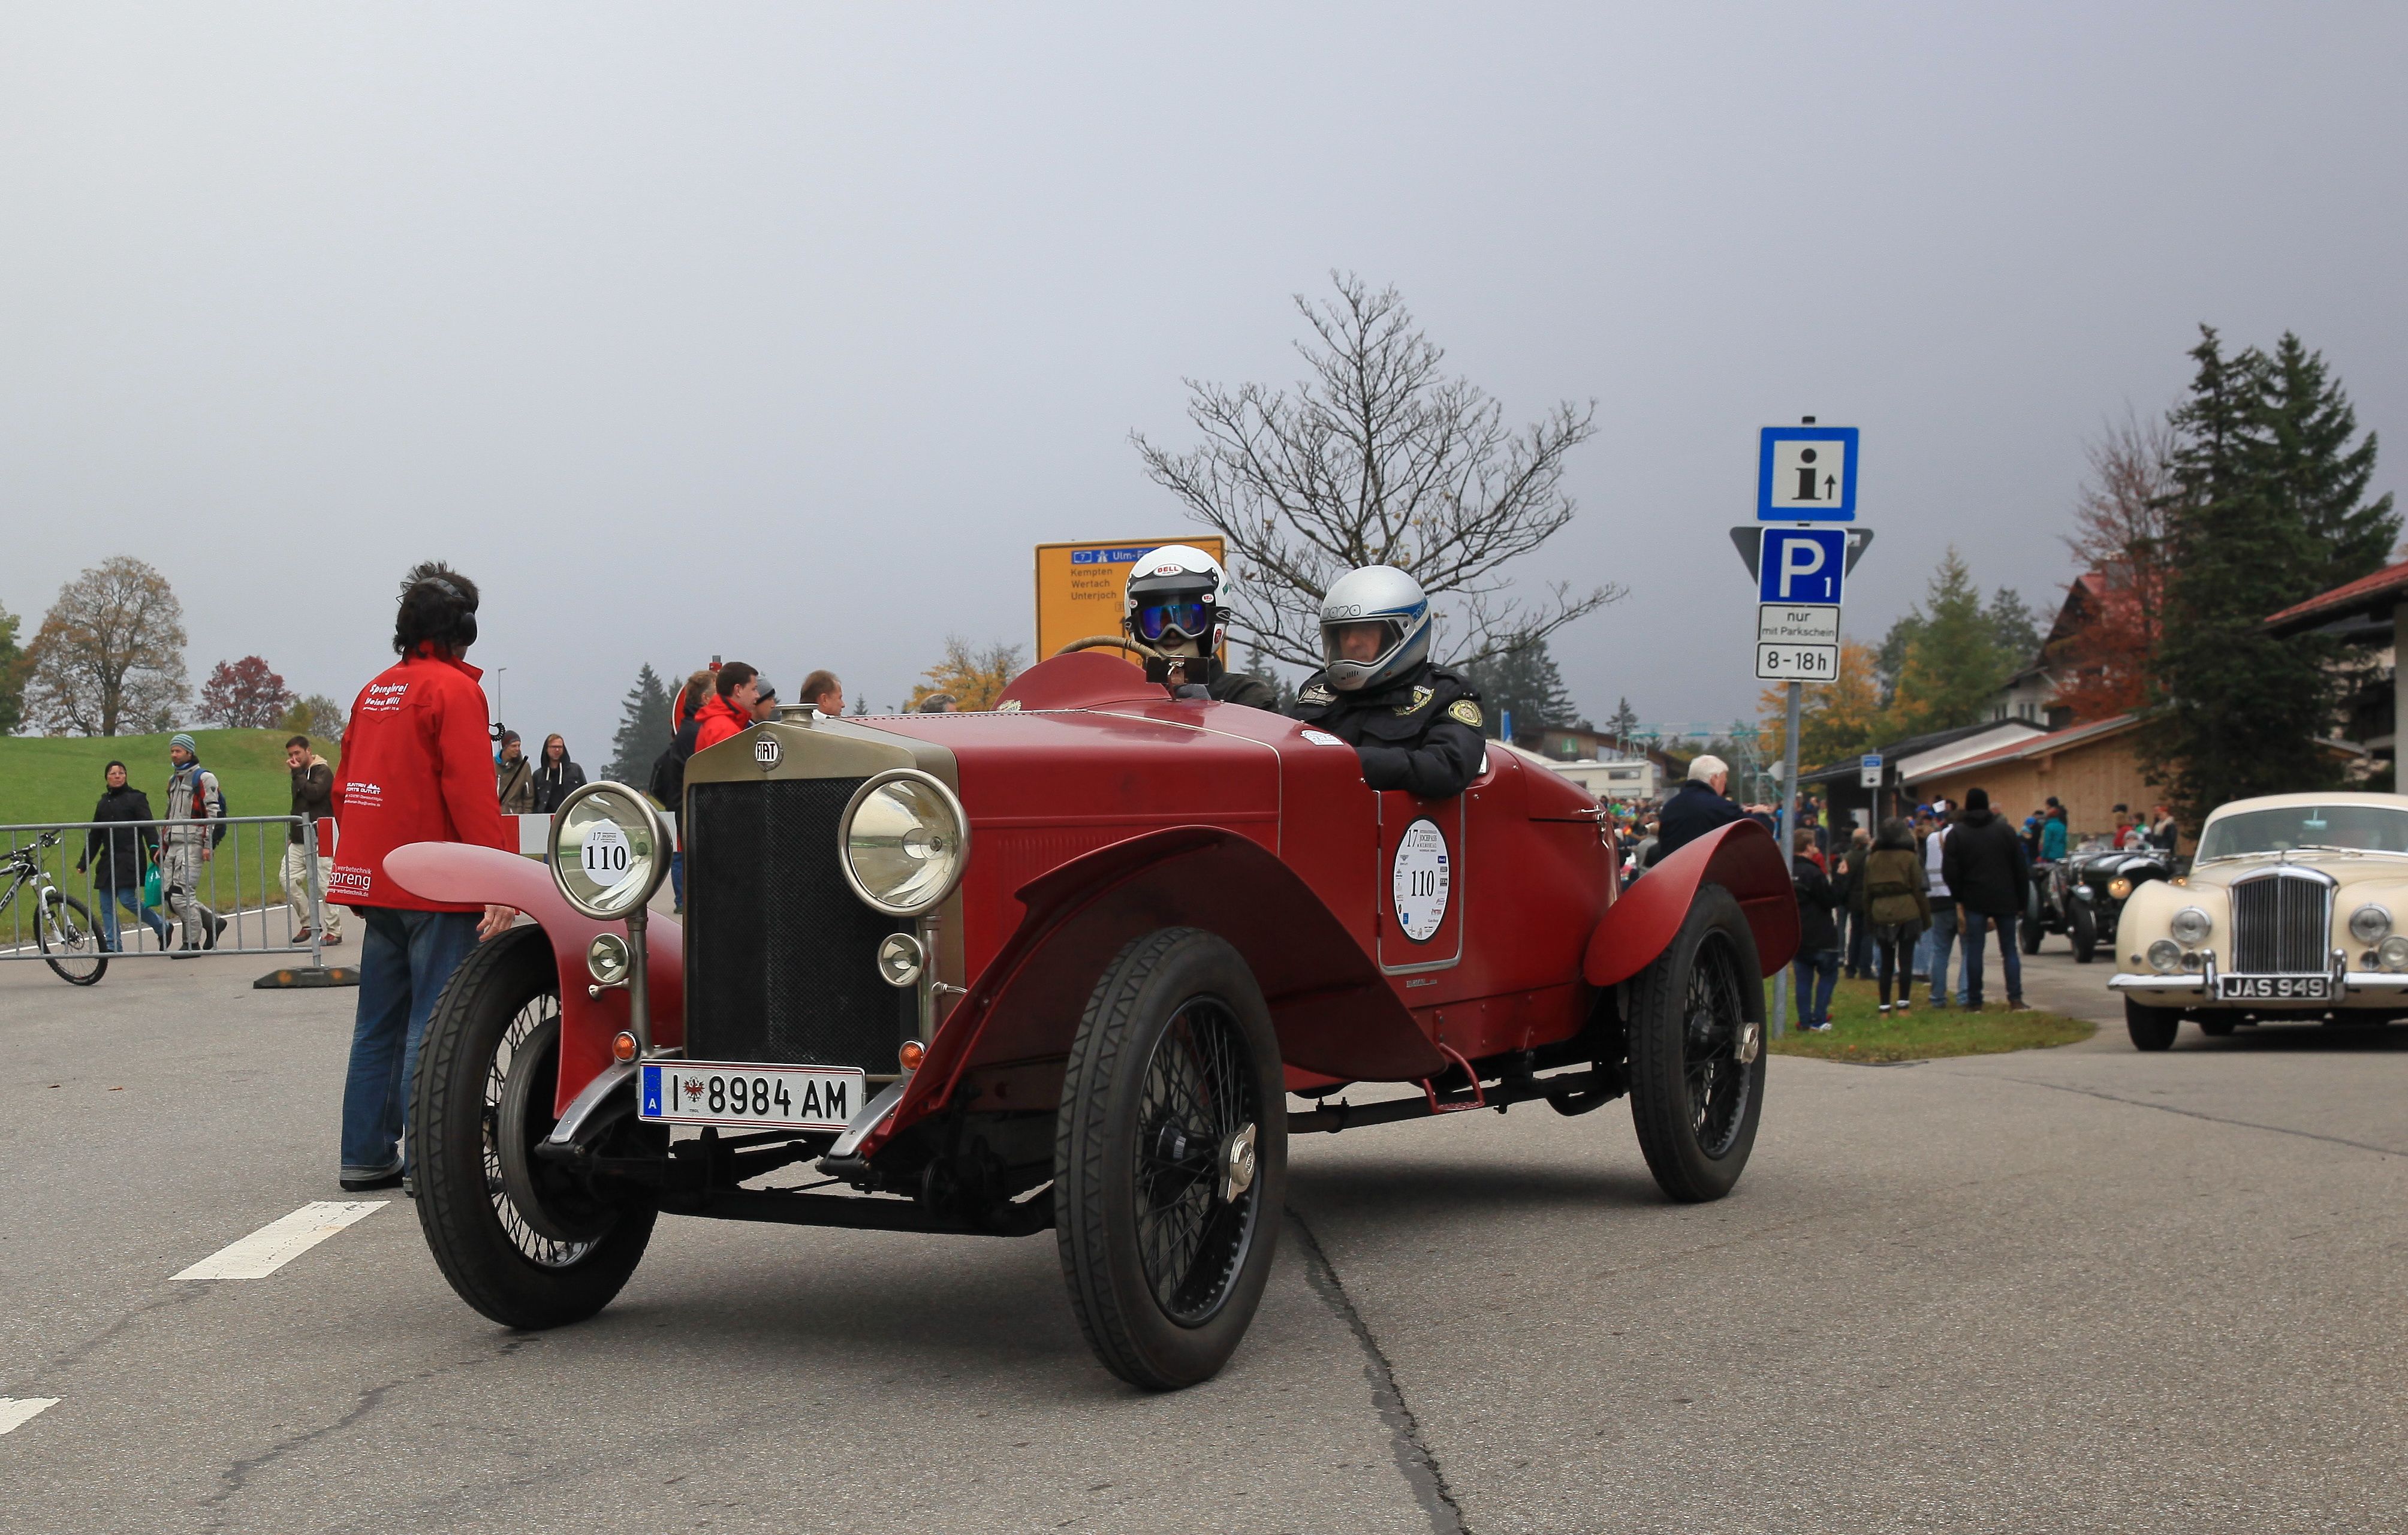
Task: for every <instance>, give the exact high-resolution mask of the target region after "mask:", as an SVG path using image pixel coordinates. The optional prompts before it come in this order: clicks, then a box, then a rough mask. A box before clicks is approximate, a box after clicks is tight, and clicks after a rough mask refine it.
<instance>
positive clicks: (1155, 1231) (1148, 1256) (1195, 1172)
mask: <svg viewBox="0 0 2408 1535" xmlns="http://www.w3.org/2000/svg"><path fill="white" fill-rule="evenodd" d="M1255 1074H1256V1073H1255V1066H1254V1062H1253V1061H1252V1060H1250V1059H1248V1057H1247V1052H1246V1043H1245V1036H1244V1035H1243V1034H1242V1033H1241V1032H1240V1029H1239V1026H1238V1021H1237V1019H1236V1018H1235V1017H1234V1016H1232V1015H1231V1014H1230V1012H1229V1011H1228V1009H1227V1008H1226V1007H1224V1006H1223V1005H1222V1004H1221V1003H1220V1002H1219V1001H1218V1000H1217V999H1215V998H1213V997H1197V998H1194V999H1193V1000H1190V1001H1189V1002H1187V1003H1186V1004H1185V1005H1184V1006H1183V1007H1182V1008H1181V1009H1180V1010H1179V1011H1178V1012H1177V1014H1175V1015H1174V1016H1173V1017H1172V1018H1171V1021H1170V1026H1169V1027H1168V1028H1166V1029H1164V1030H1163V1032H1162V1036H1161V1038H1160V1039H1159V1040H1156V1041H1155V1043H1154V1054H1153V1055H1152V1057H1151V1058H1149V1059H1148V1060H1147V1062H1146V1065H1145V1075H1144V1078H1143V1084H1142V1086H1141V1087H1140V1091H1139V1095H1138V1144H1137V1169H1136V1173H1137V1177H1136V1193H1137V1248H1138V1255H1139V1256H1140V1260H1141V1261H1142V1262H1143V1263H1144V1265H1145V1278H1146V1285H1147V1287H1148V1288H1149V1289H1150V1290H1152V1291H1153V1293H1154V1303H1155V1304H1156V1305H1159V1306H1160V1307H1161V1308H1162V1312H1163V1314H1164V1315H1165V1316H1168V1317H1169V1318H1170V1319H1171V1320H1172V1321H1174V1322H1177V1323H1179V1324H1180V1325H1181V1326H1183V1327H1198V1326H1201V1325H1202V1324H1203V1323H1205V1322H1207V1321H1209V1320H1211V1316H1212V1314H1213V1313H1215V1312H1218V1311H1219V1310H1220V1309H1221V1306H1222V1304H1223V1303H1224V1302H1225V1301H1226V1300H1227V1299H1228V1297H1229V1289H1230V1286H1231V1284H1234V1283H1235V1281H1236V1279H1237V1277H1238V1273H1239V1270H1240V1269H1242V1268H1243V1267H1244V1266H1245V1261H1246V1254H1247V1252H1248V1250H1249V1249H1250V1248H1251V1247H1252V1246H1253V1245H1254V1228H1255V1226H1256V1225H1257V1222H1258V1215H1259V1208H1258V1207H1259V1205H1260V1202H1261V1200H1260V1197H1259V1184H1258V1183H1257V1182H1256V1180H1255V1178H1254V1142H1255V1138H1256V1133H1257V1132H1256V1126H1258V1124H1259V1123H1260V1121H1261V1118H1262V1114H1263V1105H1262V1104H1261V1103H1260V1102H1258V1101H1257V1098H1258V1094H1257V1091H1256V1086H1255V1080H1254V1079H1255ZM1240 1167H1242V1171H1240ZM1233 1194H1234V1197H1232V1195H1233Z"/></svg>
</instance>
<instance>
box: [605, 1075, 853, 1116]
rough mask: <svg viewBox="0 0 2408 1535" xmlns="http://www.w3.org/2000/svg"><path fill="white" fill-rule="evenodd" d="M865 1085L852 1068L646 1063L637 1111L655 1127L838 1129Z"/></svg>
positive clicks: (851, 1110) (849, 1113) (851, 1111)
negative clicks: (726, 1126) (724, 1126)
mask: <svg viewBox="0 0 2408 1535" xmlns="http://www.w3.org/2000/svg"><path fill="white" fill-rule="evenodd" d="M862 1082H863V1076H862V1072H861V1070H860V1069H859V1068H857V1067H843V1068H839V1067H832V1066H739V1065H736V1064H733V1063H729V1062H718V1061H656V1062H646V1063H645V1065H644V1068H643V1083H642V1091H641V1092H640V1093H639V1094H638V1105H637V1113H638V1117H640V1118H643V1119H647V1120H650V1121H652V1123H654V1124H656V1125H729V1126H741V1127H743V1128H745V1129H758V1130H840V1129H843V1128H844V1127H845V1126H846V1125H847V1124H848V1123H849V1122H851V1120H852V1119H853V1113H854V1112H855V1111H857V1110H858V1109H860V1107H861V1105H862V1099H863V1094H862Z"/></svg>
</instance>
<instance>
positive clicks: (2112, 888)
mask: <svg viewBox="0 0 2408 1535" xmlns="http://www.w3.org/2000/svg"><path fill="white" fill-rule="evenodd" d="M2131 893H2132V882H2131V881H2129V880H2128V879H2126V878H2124V876H2122V875H2121V874H2118V875H2116V876H2115V877H2114V879H2112V880H2110V881H2108V882H2107V894H2109V895H2110V896H2113V897H2115V898H2116V899H2117V900H2119V901H2120V900H2122V899H2123V898H2124V897H2127V896H2128V895H2130V894H2131Z"/></svg>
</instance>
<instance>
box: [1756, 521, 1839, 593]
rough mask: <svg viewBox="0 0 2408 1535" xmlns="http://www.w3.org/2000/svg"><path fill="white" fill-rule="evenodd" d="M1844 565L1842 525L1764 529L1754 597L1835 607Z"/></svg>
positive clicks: (1757, 561)
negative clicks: (1839, 526) (1840, 526)
mask: <svg viewBox="0 0 2408 1535" xmlns="http://www.w3.org/2000/svg"><path fill="white" fill-rule="evenodd" d="M1847 567H1848V533H1847V530H1846V529H1845V528H1837V527H1769V528H1766V529H1765V530H1764V549H1763V552H1762V553H1761V554H1760V555H1759V556H1758V558H1757V560H1756V600H1757V601H1759V602H1791V603H1812V604H1813V605H1815V606H1816V607H1829V608H1836V607H1838V606H1839V605H1840V588H1841V582H1842V577H1843V575H1844V573H1845V572H1846V570H1847Z"/></svg>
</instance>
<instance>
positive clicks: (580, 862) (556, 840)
mask: <svg viewBox="0 0 2408 1535" xmlns="http://www.w3.org/2000/svg"><path fill="white" fill-rule="evenodd" d="M544 853H545V855H546V856H547V857H548V858H549V859H550V860H551V863H552V883H553V884H554V885H557V886H558V887H559V889H560V894H561V897H562V898H563V899H565V900H566V901H567V902H568V904H569V905H571V906H573V907H575V908H576V909H577V910H578V911H581V912H583V913H584V914H585V915H587V916H589V917H595V918H598V919H599V920H601V921H603V922H616V921H618V920H619V919H620V918H621V917H624V916H625V915H627V914H628V913H629V912H631V911H635V910H636V909H637V908H638V907H640V906H642V905H643V904H644V903H645V902H646V901H648V900H651V899H652V892H653V891H655V890H658V889H659V888H660V887H661V881H662V880H663V879H664V878H666V877H667V874H668V871H669V838H668V831H667V827H665V826H664V825H662V824H661V818H660V815H659V812H657V811H654V810H653V809H652V801H651V800H649V799H646V798H645V797H644V796H642V795H639V794H638V793H637V792H636V791H635V790H633V789H630V788H628V787H627V786H626V785H625V784H624V783H610V782H602V783H588V784H586V785H584V786H583V787H582V788H579V789H573V790H571V791H570V792H569V796H568V797H567V798H566V799H565V800H563V801H561V806H560V809H559V810H558V811H555V812H553V815H552V830H551V832H550V834H549V836H548V837H547V839H546V840H545V846H544Z"/></svg>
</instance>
